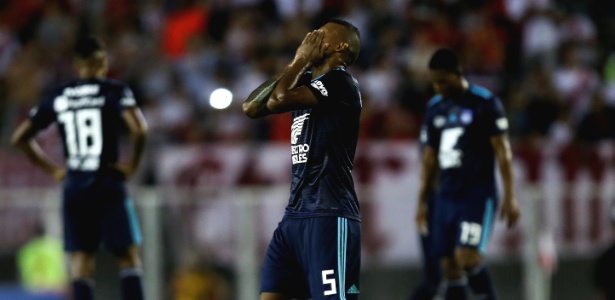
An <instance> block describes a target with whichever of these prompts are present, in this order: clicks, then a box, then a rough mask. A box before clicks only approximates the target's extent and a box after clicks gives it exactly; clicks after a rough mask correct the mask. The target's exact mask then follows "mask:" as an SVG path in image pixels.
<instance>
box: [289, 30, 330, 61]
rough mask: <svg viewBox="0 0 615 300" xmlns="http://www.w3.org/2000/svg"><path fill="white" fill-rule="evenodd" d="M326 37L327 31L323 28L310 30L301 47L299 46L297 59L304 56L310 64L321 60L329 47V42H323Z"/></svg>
mask: <svg viewBox="0 0 615 300" xmlns="http://www.w3.org/2000/svg"><path fill="white" fill-rule="evenodd" d="M324 37H325V32H324V31H323V30H321V29H318V30H314V31H311V32H309V33H308V34H307V35H306V36H305V38H304V39H303V42H301V45H300V46H299V48H297V53H296V54H295V60H297V59H299V58H303V59H305V60H306V61H307V63H309V64H310V65H312V64H314V63H316V62H318V61H319V60H321V59H322V58H323V57H324V56H325V53H326V52H327V49H328V48H329V44H328V43H323V42H322V41H323V39H324Z"/></svg>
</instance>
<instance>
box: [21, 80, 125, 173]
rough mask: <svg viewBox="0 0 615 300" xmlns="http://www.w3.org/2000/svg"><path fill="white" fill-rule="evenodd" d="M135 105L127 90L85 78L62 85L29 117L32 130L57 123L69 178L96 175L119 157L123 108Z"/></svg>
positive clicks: (110, 81) (123, 86) (110, 82)
mask: <svg viewBox="0 0 615 300" xmlns="http://www.w3.org/2000/svg"><path fill="white" fill-rule="evenodd" d="M135 106H136V102H135V99H134V97H133V94H132V92H131V90H130V88H129V87H128V86H127V85H126V84H124V83H121V82H118V81H114V80H108V79H95V78H94V79H85V80H76V81H72V82H70V83H68V84H66V85H63V86H61V87H59V88H58V89H56V90H55V91H54V92H52V93H51V94H50V95H49V96H48V97H47V98H45V99H44V100H43V101H42V102H41V103H40V105H39V106H37V107H35V108H34V109H33V110H32V112H31V114H30V121H31V122H32V125H33V127H34V128H35V129H43V128H46V127H47V126H49V125H50V124H51V123H53V122H57V123H58V129H59V131H60V135H61V136H62V141H63V145H64V155H65V157H66V167H67V170H68V175H69V176H71V175H76V174H78V175H79V176H81V177H82V178H84V179H85V178H87V177H88V176H89V175H93V174H96V173H97V172H99V171H100V170H103V169H105V168H106V167H108V166H109V165H111V164H114V163H117V161H118V157H119V136H120V130H121V126H122V124H123V119H122V116H121V113H122V111H123V110H124V109H126V108H132V107H135Z"/></svg>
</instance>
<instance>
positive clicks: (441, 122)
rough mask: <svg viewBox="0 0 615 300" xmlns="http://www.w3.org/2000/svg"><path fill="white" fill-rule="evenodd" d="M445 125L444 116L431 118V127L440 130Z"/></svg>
mask: <svg viewBox="0 0 615 300" xmlns="http://www.w3.org/2000/svg"><path fill="white" fill-rule="evenodd" d="M444 124H446V118H445V117H444V116H436V117H435V118H433V126H434V127H436V128H441V127H442V126H444Z"/></svg>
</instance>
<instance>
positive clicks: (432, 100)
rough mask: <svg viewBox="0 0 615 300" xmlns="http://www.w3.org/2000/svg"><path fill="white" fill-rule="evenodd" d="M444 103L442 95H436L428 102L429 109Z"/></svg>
mask: <svg viewBox="0 0 615 300" xmlns="http://www.w3.org/2000/svg"><path fill="white" fill-rule="evenodd" d="M440 101H442V96H440V95H435V96H433V97H432V98H431V99H430V100H429V101H428V102H427V107H430V106H432V105H434V104H436V103H438V102H440Z"/></svg>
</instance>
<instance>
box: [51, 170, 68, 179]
mask: <svg viewBox="0 0 615 300" xmlns="http://www.w3.org/2000/svg"><path fill="white" fill-rule="evenodd" d="M51 176H52V177H53V179H54V180H55V181H62V179H64V176H66V169H64V168H57V169H55V170H53V172H52V173H51Z"/></svg>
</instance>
